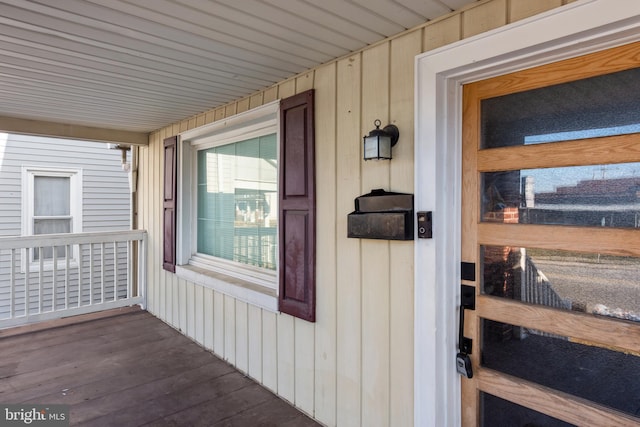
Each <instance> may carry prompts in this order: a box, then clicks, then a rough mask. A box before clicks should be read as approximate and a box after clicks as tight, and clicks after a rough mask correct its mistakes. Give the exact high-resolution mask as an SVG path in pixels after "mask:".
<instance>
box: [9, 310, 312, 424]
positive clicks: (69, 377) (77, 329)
mask: <svg viewBox="0 0 640 427" xmlns="http://www.w3.org/2000/svg"><path fill="white" fill-rule="evenodd" d="M0 353H1V354H2V358H1V359H0V401H1V402H3V403H39V404H67V405H70V420H71V425H74V426H81V425H86V426H92V427H93V426H113V425H126V426H140V425H154V426H162V425H172V426H180V425H192V426H198V425H202V426H291V427H293V426H296V427H297V426H301V427H306V426H309V427H310V426H319V424H318V423H316V422H315V421H313V420H312V419H310V418H309V417H307V416H306V415H304V414H303V413H301V412H299V411H298V410H296V409H295V408H294V407H292V406H291V405H289V404H288V403H287V402H285V401H283V400H281V399H279V398H278V397H277V396H276V395H274V394H273V393H271V392H270V391H269V390H267V389H265V388H264V387H262V386H260V385H259V384H257V383H256V382H254V381H253V380H251V379H249V378H248V377H246V376H245V375H244V374H242V373H241V372H239V371H237V370H235V369H234V368H233V367H231V366H230V365H229V364H227V363H226V362H224V361H222V360H220V359H219V358H217V357H216V356H214V355H213V354H212V353H210V352H208V351H206V350H205V349H203V348H202V347H200V346H199V345H198V344H196V343H194V342H193V341H191V340H190V339H188V338H187V337H185V336H183V335H182V334H180V333H179V332H178V331H176V330H174V329H173V328H171V327H170V326H168V325H166V324H164V323H163V322H161V321H160V320H158V319H156V318H155V317H153V316H152V315H151V314H149V313H146V312H144V311H141V310H120V311H113V314H112V315H111V316H108V315H103V316H97V317H96V316H86V317H83V316H78V318H77V319H75V321H74V322H72V321H69V319H65V320H64V322H60V323H55V322H51V323H50V324H49V325H48V328H33V327H28V328H22V329H20V328H13V331H10V330H4V331H0Z"/></svg>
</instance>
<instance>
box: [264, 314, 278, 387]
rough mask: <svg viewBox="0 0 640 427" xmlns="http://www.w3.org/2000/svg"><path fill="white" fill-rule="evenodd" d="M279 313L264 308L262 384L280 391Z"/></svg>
mask: <svg viewBox="0 0 640 427" xmlns="http://www.w3.org/2000/svg"><path fill="white" fill-rule="evenodd" d="M277 318H278V315H277V314H275V313H271V312H269V311H266V310H262V384H263V385H264V386H265V387H267V388H268V389H270V390H271V391H273V392H274V393H278V320H277Z"/></svg>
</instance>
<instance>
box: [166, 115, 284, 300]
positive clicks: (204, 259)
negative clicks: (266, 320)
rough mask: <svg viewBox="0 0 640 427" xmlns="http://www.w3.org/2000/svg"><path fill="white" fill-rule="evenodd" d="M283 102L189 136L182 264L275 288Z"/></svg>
mask: <svg viewBox="0 0 640 427" xmlns="http://www.w3.org/2000/svg"><path fill="white" fill-rule="evenodd" d="M278 140H279V139H278V103H273V104H268V105H266V106H264V107H261V108H257V109H254V110H251V111H249V112H247V113H244V114H239V115H237V116H234V117H232V118H230V119H227V120H225V121H223V122H215V123H213V124H212V125H209V126H204V127H202V128H199V129H196V130H194V131H193V132H189V133H187V134H183V135H182V138H181V149H180V157H179V163H180V168H179V170H181V171H182V172H181V173H180V176H179V178H178V180H179V183H180V184H179V188H180V191H178V194H179V198H180V203H179V204H180V207H181V209H180V210H179V213H178V215H179V216H178V230H179V231H178V249H177V252H178V256H177V264H178V265H183V266H184V265H191V266H193V267H198V268H201V269H204V270H206V271H210V272H213V273H220V274H224V275H225V276H232V277H235V278H238V279H241V280H242V281H245V282H248V283H251V284H254V285H258V286H261V287H265V288H267V289H271V290H275V289H276V287H277V266H278V223H277V220H278Z"/></svg>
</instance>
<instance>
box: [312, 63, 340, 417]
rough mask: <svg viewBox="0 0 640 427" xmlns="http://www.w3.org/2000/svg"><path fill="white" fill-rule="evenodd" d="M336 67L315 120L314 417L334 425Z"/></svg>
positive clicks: (319, 90) (330, 69)
mask: <svg viewBox="0 0 640 427" xmlns="http://www.w3.org/2000/svg"><path fill="white" fill-rule="evenodd" d="M336 72H337V69H336V64H335V63H332V64H330V65H327V66H325V67H322V68H320V69H318V70H317V71H316V74H315V84H314V85H315V88H316V94H317V96H316V99H315V101H316V106H315V108H316V115H317V117H322V120H317V121H316V162H317V168H316V174H317V175H316V197H317V200H316V205H317V209H318V213H317V216H316V218H317V219H316V221H317V222H316V226H317V230H318V232H317V233H316V239H317V240H316V245H317V246H316V257H317V259H316V263H317V265H319V266H322V268H319V269H317V272H316V292H317V294H316V327H315V339H316V342H315V380H314V383H315V393H314V394H315V403H314V410H315V412H314V413H315V417H316V419H317V420H318V421H320V422H321V423H324V424H326V425H335V424H336V393H337V389H336V358H337V350H336V333H337V325H336V300H337V289H336V278H337V270H336V245H337V242H336V221H337V218H336V196H335V195H336V186H337V185H336V114H335V109H336Z"/></svg>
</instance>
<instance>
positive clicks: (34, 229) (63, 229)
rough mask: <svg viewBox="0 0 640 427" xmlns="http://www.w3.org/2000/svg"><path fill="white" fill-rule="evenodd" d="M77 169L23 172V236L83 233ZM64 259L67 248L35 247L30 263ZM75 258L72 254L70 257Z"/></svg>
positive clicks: (29, 170)
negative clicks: (41, 260)
mask: <svg viewBox="0 0 640 427" xmlns="http://www.w3.org/2000/svg"><path fill="white" fill-rule="evenodd" d="M80 189H81V185H80V171H78V170H43V169H35V168H24V169H23V210H24V212H25V215H24V216H23V234H25V235H38V234H60V233H78V232H80V231H82V230H81V224H82V221H81V218H80V216H81V213H80V212H81V191H80ZM54 250H55V258H56V259H64V258H65V257H66V248H65V247H64V246H58V247H56V248H53V247H44V248H42V250H40V249H39V248H34V249H33V250H32V251H31V257H30V258H31V261H32V262H34V261H39V260H40V257H42V259H43V260H44V261H52V260H53V258H54ZM71 256H73V254H71Z"/></svg>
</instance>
